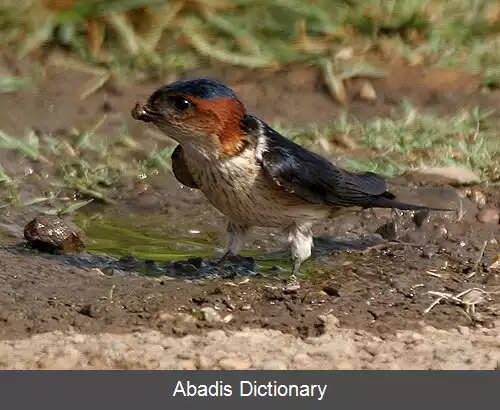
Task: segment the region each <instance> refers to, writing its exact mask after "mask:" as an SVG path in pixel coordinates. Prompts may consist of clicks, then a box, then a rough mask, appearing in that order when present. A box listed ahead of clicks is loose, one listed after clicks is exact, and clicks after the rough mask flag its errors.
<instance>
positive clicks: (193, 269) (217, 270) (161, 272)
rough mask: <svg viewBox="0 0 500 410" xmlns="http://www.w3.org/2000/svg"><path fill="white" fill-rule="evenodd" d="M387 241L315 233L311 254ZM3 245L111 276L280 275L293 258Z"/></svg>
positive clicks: (285, 254)
mask: <svg viewBox="0 0 500 410" xmlns="http://www.w3.org/2000/svg"><path fill="white" fill-rule="evenodd" d="M384 243H387V241H386V240H385V239H383V238H382V237H381V236H380V235H376V234H375V235H369V236H365V237H362V238H358V239H334V238H330V237H315V238H314V248H313V251H312V258H316V257H322V256H326V255H330V254H332V253H335V252H346V251H362V250H366V249H369V248H372V247H374V246H377V245H381V244H384ZM4 249H6V250H7V251H9V252H11V253H15V254H18V255H19V254H21V255H34V254H36V255H37V256H39V257H42V258H45V259H49V260H52V261H55V262H58V263H61V264H64V265H69V266H72V267H75V268H84V269H99V270H100V271H101V272H103V273H104V274H106V275H109V276H139V275H146V276H170V277H173V278H178V279H202V278H208V279H216V278H225V279H229V278H234V277H238V276H271V277H272V276H274V277H277V276H279V274H280V273H282V272H283V271H288V269H284V268H283V267H282V266H281V265H283V264H288V263H289V261H290V251H289V249H281V250H278V251H272V252H265V253H263V254H262V255H259V256H257V257H246V256H236V257H228V258H226V259H225V260H224V261H223V262H220V258H215V257H214V258H206V257H205V258H202V257H194V258H188V259H183V260H178V261H172V262H156V261H154V260H144V259H138V258H136V257H134V256H132V255H131V256H125V257H121V258H119V259H117V258H113V257H111V256H106V255H101V254H97V253H92V252H80V253H61V252H48V251H39V250H37V249H34V248H33V247H31V246H30V245H29V244H27V243H21V244H17V245H11V246H7V247H5V248H4Z"/></svg>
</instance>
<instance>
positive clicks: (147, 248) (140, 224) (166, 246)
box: [76, 215, 214, 262]
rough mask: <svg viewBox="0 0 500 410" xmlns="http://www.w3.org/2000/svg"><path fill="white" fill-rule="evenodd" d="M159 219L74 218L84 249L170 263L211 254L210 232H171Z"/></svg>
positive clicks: (117, 256)
mask: <svg viewBox="0 0 500 410" xmlns="http://www.w3.org/2000/svg"><path fill="white" fill-rule="evenodd" d="M158 219H159V218H155V217H154V216H152V217H149V216H148V217H147V218H146V217H138V216H132V215H131V216H127V218H116V219H113V218H110V217H107V216H106V217H102V216H91V217H88V216H83V215H79V216H78V217H77V218H76V221H77V223H78V225H79V226H80V227H82V229H83V230H84V231H85V234H86V236H87V238H88V245H87V250H88V251H91V252H95V253H100V254H105V255H107V256H112V257H116V258H120V257H123V256H130V255H133V256H135V257H136V258H138V259H144V260H154V261H156V262H170V261H175V260H179V259H185V258H192V257H210V256H211V255H213V253H214V251H213V248H214V246H213V243H214V241H213V238H212V237H211V236H210V235H206V236H202V235H196V236H193V235H191V236H186V235H181V234H180V232H176V233H174V232H172V231H171V230H169V229H168V228H159V227H161V226H162V225H163V226H165V225H167V224H166V223H165V221H163V222H161V221H160V220H158Z"/></svg>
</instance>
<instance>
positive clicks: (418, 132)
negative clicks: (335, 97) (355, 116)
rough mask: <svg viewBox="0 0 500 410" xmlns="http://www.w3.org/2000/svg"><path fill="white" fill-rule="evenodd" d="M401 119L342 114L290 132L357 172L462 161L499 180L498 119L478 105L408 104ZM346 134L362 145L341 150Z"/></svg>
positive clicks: (398, 172)
mask: <svg viewBox="0 0 500 410" xmlns="http://www.w3.org/2000/svg"><path fill="white" fill-rule="evenodd" d="M403 109H404V116H403V118H402V119H400V120H393V119H389V118H377V119H373V120H370V121H367V122H359V121H353V120H348V119H347V116H346V115H344V116H341V117H340V118H339V120H338V121H336V122H335V123H334V124H332V125H329V126H325V127H322V128H321V129H315V130H314V131H303V132H300V131H287V130H286V129H283V128H281V127H278V129H280V130H281V131H282V132H284V133H285V134H286V135H290V136H291V138H292V139H293V140H295V141H296V142H298V143H300V144H302V145H304V146H307V147H309V148H311V149H313V150H315V151H318V152H321V153H322V154H323V155H327V154H330V155H333V156H335V157H336V158H338V161H340V162H341V165H342V166H345V167H346V168H348V169H351V170H353V171H373V172H377V173H380V174H382V175H384V176H386V177H394V176H397V175H401V174H402V173H404V172H406V171H408V170H409V169H411V168H416V167H433V166H453V165H462V166H466V167H469V168H471V169H472V170H474V171H475V172H477V173H478V175H479V176H480V177H481V179H482V181H484V182H486V183H490V184H497V183H499V182H500V143H499V142H498V136H497V132H498V131H497V130H498V118H495V117H493V116H492V115H491V114H492V113H491V112H480V111H479V110H478V109H473V110H471V111H463V112H461V113H460V114H457V115H456V116H454V117H451V118H442V117H437V116H433V115H431V114H425V113H421V112H418V111H417V110H416V109H414V108H413V107H411V106H410V105H408V104H405V105H404V106H403ZM338 135H342V136H343V140H345V139H347V140H349V141H352V143H353V144H356V145H357V146H358V147H359V148H360V149H359V150H357V149H353V150H352V149H351V150H349V149H341V148H339V147H338V146H337V144H336V143H335V141H336V140H337V139H338V138H337V136H338Z"/></svg>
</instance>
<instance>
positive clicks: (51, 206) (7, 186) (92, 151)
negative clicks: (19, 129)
mask: <svg viewBox="0 0 500 410" xmlns="http://www.w3.org/2000/svg"><path fill="white" fill-rule="evenodd" d="M0 149H5V150H10V151H12V152H14V153H15V154H17V155H19V156H20V157H23V158H24V159H27V160H29V161H30V162H31V163H33V164H38V166H39V167H40V168H41V170H42V171H41V172H40V173H41V174H45V175H47V176H46V177H44V178H45V179H46V181H45V185H46V189H45V192H43V193H41V196H39V197H35V198H30V199H29V200H27V201H22V200H21V198H20V191H21V187H22V185H23V184H25V181H24V180H23V178H24V177H22V176H21V177H17V178H16V177H14V176H11V175H9V174H8V171H7V170H4V169H3V168H0V188H1V190H2V192H6V193H7V195H3V198H2V199H3V200H4V201H5V203H3V204H2V203H1V200H0V207H6V206H9V205H13V206H21V207H26V206H30V205H34V204H40V203H44V204H45V205H46V207H47V212H48V213H52V214H64V213H71V212H74V211H76V210H77V209H79V208H80V207H82V206H84V205H86V204H87V203H89V202H90V201H93V200H97V201H100V202H103V203H107V204H113V203H114V202H115V201H114V200H113V199H112V197H111V195H110V194H111V192H112V191H113V190H114V189H115V188H116V186H117V185H119V183H120V182H121V181H123V180H124V179H133V180H141V179H143V178H145V177H147V176H148V175H150V174H152V173H157V172H165V171H166V172H168V170H169V169H170V154H171V152H172V149H173V148H171V147H166V148H161V149H158V150H153V151H152V152H149V153H144V152H141V151H140V149H139V148H138V144H137V143H136V142H135V141H134V139H133V138H132V137H131V136H130V135H129V134H128V132H127V131H126V130H125V129H124V130H122V132H121V133H120V134H119V135H117V136H115V137H114V138H109V137H106V136H103V135H99V134H98V133H97V132H96V131H95V130H90V131H83V132H82V131H78V130H74V131H73V133H72V134H70V135H69V136H67V137H66V138H59V139H56V138H54V137H52V136H49V135H43V136H37V135H35V134H34V133H30V134H28V135H26V136H24V137H18V136H13V135H9V134H6V133H4V132H2V131H0Z"/></svg>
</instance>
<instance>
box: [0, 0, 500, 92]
mask: <svg viewBox="0 0 500 410" xmlns="http://www.w3.org/2000/svg"><path fill="white" fill-rule="evenodd" d="M55 3H59V4H64V5H66V6H67V7H66V8H65V9H62V7H60V6H59V7H55V6H54V5H53V4H55ZM44 4H45V7H44ZM47 4H49V5H50V4H52V6H51V7H48V6H47ZM499 9H500V2H499V1H491V0H488V1H487V0H432V1H421V0H314V1H312V0H190V1H180V0H172V1H169V2H166V1H155V0H88V1H72V0H66V1H62V0H61V1H59V2H54V1H52V2H50V1H48V0H46V1H44V0H15V1H14V0H6V1H4V2H2V5H0V16H1V17H0V39H1V40H0V43H3V45H10V46H13V47H15V48H16V50H17V51H18V55H19V56H25V55H27V54H29V53H32V52H33V51H35V50H40V49H41V48H43V47H46V46H47V45H57V46H61V47H64V48H65V49H67V50H69V51H70V53H72V54H73V55H75V56H77V57H78V58H80V59H83V60H84V61H86V62H88V63H92V64H94V63H98V64H104V65H105V66H106V67H108V68H111V69H115V70H123V69H128V68H132V67H133V68H134V69H137V68H138V69H141V68H143V69H145V68H148V69H149V68H152V67H153V68H155V69H159V70H164V69H165V70H172V69H189V68H196V67H199V66H202V65H205V64H210V63H215V62H222V63H228V64H233V65H239V66H244V67H253V68H256V67H276V66H280V65H283V64H287V63H291V62H295V61H310V62H312V63H319V62H320V61H323V60H324V59H325V58H326V59H331V56H332V55H333V54H335V53H336V52H337V51H338V50H339V49H342V48H345V47H353V49H354V54H355V55H361V56H363V55H365V53H366V52H368V51H370V52H374V53H376V54H379V55H381V56H383V57H387V58H391V59H392V58H394V57H395V56H401V57H404V58H406V59H408V61H411V62H423V63H425V64H432V65H441V66H447V67H455V68H460V69H469V70H474V71H479V72H482V73H485V82H486V83H487V84H490V85H491V84H492V85H496V84H497V82H498V79H499V74H498V69H497V66H498V63H499V62H500V53H499V45H498V44H499V34H500V14H499V13H498V10H499Z"/></svg>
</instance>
